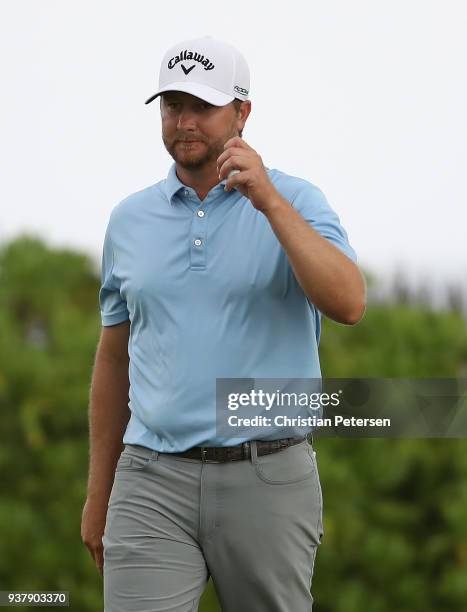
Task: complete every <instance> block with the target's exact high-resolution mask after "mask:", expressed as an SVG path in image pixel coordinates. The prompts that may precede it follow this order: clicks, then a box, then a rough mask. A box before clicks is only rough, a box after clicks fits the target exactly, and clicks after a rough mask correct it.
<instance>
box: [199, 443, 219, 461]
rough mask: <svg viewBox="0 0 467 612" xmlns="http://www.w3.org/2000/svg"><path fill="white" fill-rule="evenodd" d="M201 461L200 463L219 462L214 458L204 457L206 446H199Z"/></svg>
mask: <svg viewBox="0 0 467 612" xmlns="http://www.w3.org/2000/svg"><path fill="white" fill-rule="evenodd" d="M200 448H201V461H202V463H219V461H216V460H215V459H206V454H207V452H208V450H207V449H208V447H207V446H201V447H200Z"/></svg>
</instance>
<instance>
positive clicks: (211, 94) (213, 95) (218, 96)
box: [145, 81, 235, 106]
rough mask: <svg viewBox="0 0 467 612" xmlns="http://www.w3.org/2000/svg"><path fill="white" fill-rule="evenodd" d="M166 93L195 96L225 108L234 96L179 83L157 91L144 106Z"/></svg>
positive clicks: (202, 86) (196, 85)
mask: <svg viewBox="0 0 467 612" xmlns="http://www.w3.org/2000/svg"><path fill="white" fill-rule="evenodd" d="M166 91H182V92H184V93H188V94H191V95H192V96H196V97H197V98H201V100H204V101H205V102H209V104H213V105H214V106H225V105H226V104H229V103H230V102H232V100H234V99H235V96H228V95H227V94H225V93H222V92H221V91H217V89H213V88H212V87H208V86H207V85H202V84H200V83H189V82H186V81H185V82H183V81H182V82H179V83H170V85H166V86H165V87H163V88H162V89H159V91H157V92H156V93H155V94H154V95H153V96H151V97H150V98H148V99H147V100H146V102H145V104H149V103H150V102H152V101H153V100H155V99H156V98H157V97H158V96H160V95H161V94H163V93H165V92H166Z"/></svg>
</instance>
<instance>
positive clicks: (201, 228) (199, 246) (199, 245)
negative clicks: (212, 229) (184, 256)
mask: <svg viewBox="0 0 467 612" xmlns="http://www.w3.org/2000/svg"><path fill="white" fill-rule="evenodd" d="M206 221H207V215H206V213H205V211H204V210H196V211H195V214H194V215H193V220H192V224H191V235H190V243H191V244H190V258H191V262H190V267H191V268H197V269H199V268H205V267H206V225H207V224H206Z"/></svg>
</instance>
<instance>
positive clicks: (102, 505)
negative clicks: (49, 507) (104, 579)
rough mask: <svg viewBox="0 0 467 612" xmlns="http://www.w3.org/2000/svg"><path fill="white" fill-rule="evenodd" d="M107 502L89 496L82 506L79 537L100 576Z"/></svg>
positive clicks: (102, 565) (101, 572) (102, 563)
mask: <svg viewBox="0 0 467 612" xmlns="http://www.w3.org/2000/svg"><path fill="white" fill-rule="evenodd" d="M107 507H108V502H107V501H106V500H102V499H99V500H92V499H90V498H89V497H88V498H87V499H86V503H85V504H84V508H83V515H82V519H81V539H82V540H83V543H84V544H85V546H86V547H87V548H88V550H89V552H90V553H91V556H92V558H93V559H94V562H95V564H96V566H97V569H98V570H99V572H100V574H101V576H102V575H103V571H104V546H103V544H102V536H103V535H104V529H105V519H106V516H107Z"/></svg>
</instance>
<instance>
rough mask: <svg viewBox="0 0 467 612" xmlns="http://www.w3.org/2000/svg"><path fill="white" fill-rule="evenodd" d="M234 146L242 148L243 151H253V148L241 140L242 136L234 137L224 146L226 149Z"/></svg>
mask: <svg viewBox="0 0 467 612" xmlns="http://www.w3.org/2000/svg"><path fill="white" fill-rule="evenodd" d="M232 146H234V147H241V148H242V149H251V147H250V146H249V145H248V144H247V143H246V142H245V141H244V140H243V138H241V136H234V137H233V138H230V139H229V140H227V142H226V143H225V144H224V149H225V148H226V147H232Z"/></svg>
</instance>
